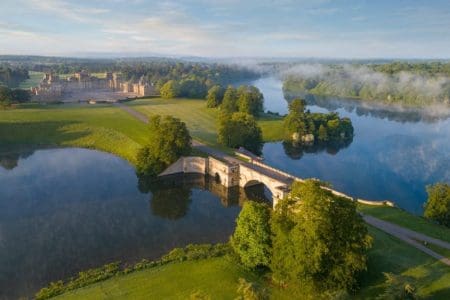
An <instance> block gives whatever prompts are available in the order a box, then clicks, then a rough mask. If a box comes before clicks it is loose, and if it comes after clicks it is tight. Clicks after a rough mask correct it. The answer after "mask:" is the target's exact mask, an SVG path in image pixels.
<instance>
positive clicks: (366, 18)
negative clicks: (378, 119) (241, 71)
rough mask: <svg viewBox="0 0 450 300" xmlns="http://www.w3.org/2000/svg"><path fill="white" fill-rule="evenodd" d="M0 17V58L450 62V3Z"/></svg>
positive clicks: (131, 9)
mask: <svg viewBox="0 0 450 300" xmlns="http://www.w3.org/2000/svg"><path fill="white" fill-rule="evenodd" d="M0 11H2V13H1V16H2V21H0V38H2V39H3V40H4V41H7V42H5V43H2V45H0V55H26V56H31V55H37V56H53V57H80V58H91V57H92V58H102V57H105V58H128V57H175V58H179V57H194V58H208V59H239V58H243V59H270V58H278V59H323V60H327V59H335V60H337V59H342V60H352V59H353V60H376V59H389V60H390V59H392V60H394V59H397V60H398V59H406V60H421V59H422V60H425V59H428V60H430V59H436V60H439V59H449V58H450V53H449V51H448V49H449V48H450V31H449V30H448V28H450V18H449V17H450V3H448V2H447V1H440V0H435V1H428V2H427V1H398V2H396V3H390V2H389V1H377V3H370V2H366V1H355V0H349V1H328V0H316V1H313V0H310V1H307V0H306V1H301V2H298V1H290V0H283V1H279V2H274V1H270V0H266V1H262V2H261V1H259V2H258V3H255V2H251V3H249V2H246V3H240V2H238V1H235V0H223V1H211V2H208V1H202V0H200V1H163V2H155V1H145V0H134V1H125V0H114V1H111V2H109V3H104V2H102V1H97V0H94V1H85V0H82V1H77V2H76V3H75V2H74V1H68V0H48V1H45V2H43V1H38V0H19V1H10V0H6V1H2V3H0Z"/></svg>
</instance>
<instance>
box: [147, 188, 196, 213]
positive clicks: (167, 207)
mask: <svg viewBox="0 0 450 300" xmlns="http://www.w3.org/2000/svg"><path fill="white" fill-rule="evenodd" d="M152 194H153V197H152V200H151V203H150V205H151V210H152V213H153V214H154V215H157V216H160V217H162V218H167V219H170V220H176V219H179V218H182V217H184V216H185V215H186V213H187V211H188V209H189V205H190V203H191V201H192V200H191V195H192V191H191V189H190V188H187V187H183V186H178V187H172V188H168V189H164V188H163V189H156V190H153V191H152Z"/></svg>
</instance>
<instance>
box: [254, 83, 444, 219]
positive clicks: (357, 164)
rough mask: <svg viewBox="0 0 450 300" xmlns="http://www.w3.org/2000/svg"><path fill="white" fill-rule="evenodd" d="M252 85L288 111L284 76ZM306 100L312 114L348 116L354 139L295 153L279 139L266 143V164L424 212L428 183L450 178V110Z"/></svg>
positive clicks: (268, 103)
mask: <svg viewBox="0 0 450 300" xmlns="http://www.w3.org/2000/svg"><path fill="white" fill-rule="evenodd" d="M253 84H255V85H256V86H258V88H259V89H260V90H261V91H262V92H263V93H264V96H265V109H266V110H270V111H273V112H279V113H280V114H285V113H287V105H288V100H286V99H285V98H284V95H283V91H282V90H281V87H282V82H281V80H280V79H277V78H275V77H267V78H261V79H259V80H257V81H254V82H253ZM303 96H305V95H303ZM304 98H306V99H307V103H308V104H309V105H308V107H307V109H309V110H311V111H312V112H329V111H335V112H338V113H339V115H340V116H341V117H349V118H350V119H351V120H352V123H353V127H354V129H355V136H354V138H353V141H352V143H351V144H350V145H348V146H347V147H344V148H341V149H319V150H318V151H309V150H306V151H304V150H302V149H297V151H294V152H293V150H292V149H291V148H287V147H286V145H283V143H281V142H278V143H266V144H265V146H264V148H263V156H264V158H265V160H266V162H267V163H268V164H270V165H272V166H274V167H277V168H280V169H282V170H284V171H287V172H290V173H292V174H295V175H297V176H299V177H302V178H310V177H315V178H319V179H321V180H325V181H328V182H330V183H331V184H332V185H333V186H334V187H335V188H336V189H337V190H340V191H343V192H345V193H347V194H349V195H352V196H355V197H360V198H365V199H369V200H391V201H394V202H395V203H396V204H397V205H398V206H400V207H402V208H404V209H406V210H408V211H410V212H412V213H415V214H422V211H423V203H424V202H425V200H426V198H427V195H426V191H425V186H426V185H427V184H433V183H435V182H438V181H443V182H450V114H445V113H444V111H443V110H440V109H438V108H436V111H435V110H434V109H423V110H420V109H407V108H402V107H392V106H386V105H379V104H374V103H367V102H363V101H361V100H352V99H342V98H338V97H320V96H313V95H309V96H305V97H304Z"/></svg>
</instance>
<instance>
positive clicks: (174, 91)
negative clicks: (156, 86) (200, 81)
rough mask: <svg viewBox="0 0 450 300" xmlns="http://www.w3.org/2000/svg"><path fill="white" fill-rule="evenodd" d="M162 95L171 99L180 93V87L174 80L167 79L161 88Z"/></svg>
mask: <svg viewBox="0 0 450 300" xmlns="http://www.w3.org/2000/svg"><path fill="white" fill-rule="evenodd" d="M159 92H160V94H161V97H163V98H166V99H170V98H175V97H178V96H179V95H180V87H179V85H178V83H177V82H176V81H174V80H169V81H167V82H166V83H165V84H164V85H163V86H162V87H161V88H160V90H159Z"/></svg>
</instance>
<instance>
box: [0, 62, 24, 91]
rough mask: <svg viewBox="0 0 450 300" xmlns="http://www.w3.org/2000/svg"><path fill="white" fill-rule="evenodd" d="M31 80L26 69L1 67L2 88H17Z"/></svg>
mask: <svg viewBox="0 0 450 300" xmlns="http://www.w3.org/2000/svg"><path fill="white" fill-rule="evenodd" d="M28 78H30V77H29V76H28V70H27V69H25V68H10V67H8V66H0V86H1V85H6V86H8V87H11V88H14V87H17V86H18V85H19V84H20V83H21V82H22V81H24V80H26V79H28Z"/></svg>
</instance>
